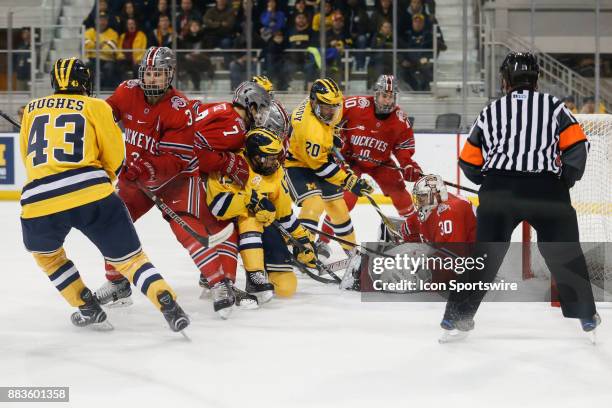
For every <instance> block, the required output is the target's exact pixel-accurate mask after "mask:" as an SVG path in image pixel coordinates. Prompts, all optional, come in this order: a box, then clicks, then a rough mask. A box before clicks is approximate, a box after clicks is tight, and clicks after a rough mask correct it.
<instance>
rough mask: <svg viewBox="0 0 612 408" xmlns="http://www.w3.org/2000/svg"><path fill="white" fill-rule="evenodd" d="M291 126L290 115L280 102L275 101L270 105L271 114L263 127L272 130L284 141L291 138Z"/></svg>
mask: <svg viewBox="0 0 612 408" xmlns="http://www.w3.org/2000/svg"><path fill="white" fill-rule="evenodd" d="M290 126H291V123H290V119H289V114H288V113H287V111H286V110H285V108H284V107H283V105H281V103H280V102H278V101H276V100H273V101H272V103H271V104H270V113H269V114H268V117H267V118H266V120H265V121H264V123H263V124H262V127H265V128H267V129H270V130H272V131H273V132H274V133H275V134H277V135H278V136H279V137H280V138H281V140H284V139H286V138H287V136H289V127H290Z"/></svg>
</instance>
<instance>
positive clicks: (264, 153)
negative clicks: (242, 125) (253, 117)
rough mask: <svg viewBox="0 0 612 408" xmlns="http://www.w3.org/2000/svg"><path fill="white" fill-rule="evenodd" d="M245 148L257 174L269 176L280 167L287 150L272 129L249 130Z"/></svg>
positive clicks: (258, 128)
mask: <svg viewBox="0 0 612 408" xmlns="http://www.w3.org/2000/svg"><path fill="white" fill-rule="evenodd" d="M245 146H246V148H245V151H246V157H247V160H248V161H249V164H250V165H251V168H252V169H253V171H254V172H255V173H258V174H261V175H262V176H269V175H270V174H273V173H274V172H275V171H276V170H278V168H279V167H280V165H281V162H282V159H283V157H284V154H285V149H284V147H283V142H282V140H281V139H280V137H278V136H277V135H276V134H275V133H274V132H273V131H271V130H270V129H266V128H263V127H257V128H254V129H252V130H249V131H248V132H247V134H246V141H245Z"/></svg>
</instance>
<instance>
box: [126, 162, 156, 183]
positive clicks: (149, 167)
mask: <svg viewBox="0 0 612 408" xmlns="http://www.w3.org/2000/svg"><path fill="white" fill-rule="evenodd" d="M125 167H126V168H125V178H126V179H127V180H129V181H132V182H136V181H140V182H141V183H143V184H145V185H148V184H153V183H154V182H155V179H156V177H155V167H154V166H153V164H151V162H149V161H147V160H144V159H143V158H141V157H137V158H135V159H134V160H132V161H130V162H128V163H127V164H126V165H125Z"/></svg>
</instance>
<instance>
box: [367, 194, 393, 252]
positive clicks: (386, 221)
mask: <svg viewBox="0 0 612 408" xmlns="http://www.w3.org/2000/svg"><path fill="white" fill-rule="evenodd" d="M364 197H365V198H367V199H368V201H369V202H370V204H372V207H374V209H375V210H376V212H377V213H378V215H379V216H380V219H381V220H382V222H383V224H385V227H387V230H388V231H389V233H390V234H391V237H392V239H393V242H395V243H396V244H399V243H400V242H402V240H403V238H402V235H401V234H400V233H399V232H397V231H396V230H395V228H394V227H393V224H392V223H391V221H390V220H389V218H388V217H387V216H386V215H385V214H384V213H383V212H382V210H381V208H380V207H379V206H378V204H376V201H375V200H374V198H372V196H371V195H369V194H364Z"/></svg>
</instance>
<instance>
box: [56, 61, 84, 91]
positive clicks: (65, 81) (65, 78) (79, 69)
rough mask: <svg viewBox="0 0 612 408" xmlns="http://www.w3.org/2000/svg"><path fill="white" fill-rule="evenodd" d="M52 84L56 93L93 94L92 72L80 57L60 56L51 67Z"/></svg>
mask: <svg viewBox="0 0 612 408" xmlns="http://www.w3.org/2000/svg"><path fill="white" fill-rule="evenodd" d="M51 86H52V87H53V89H54V90H55V92H56V93H76V94H83V92H84V93H85V94H86V95H88V96H89V95H91V86H92V83H91V73H90V71H89V68H87V66H86V65H85V64H84V63H83V61H81V60H80V59H78V58H76V57H73V58H60V59H58V60H57V61H55V64H53V68H52V69H51Z"/></svg>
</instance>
